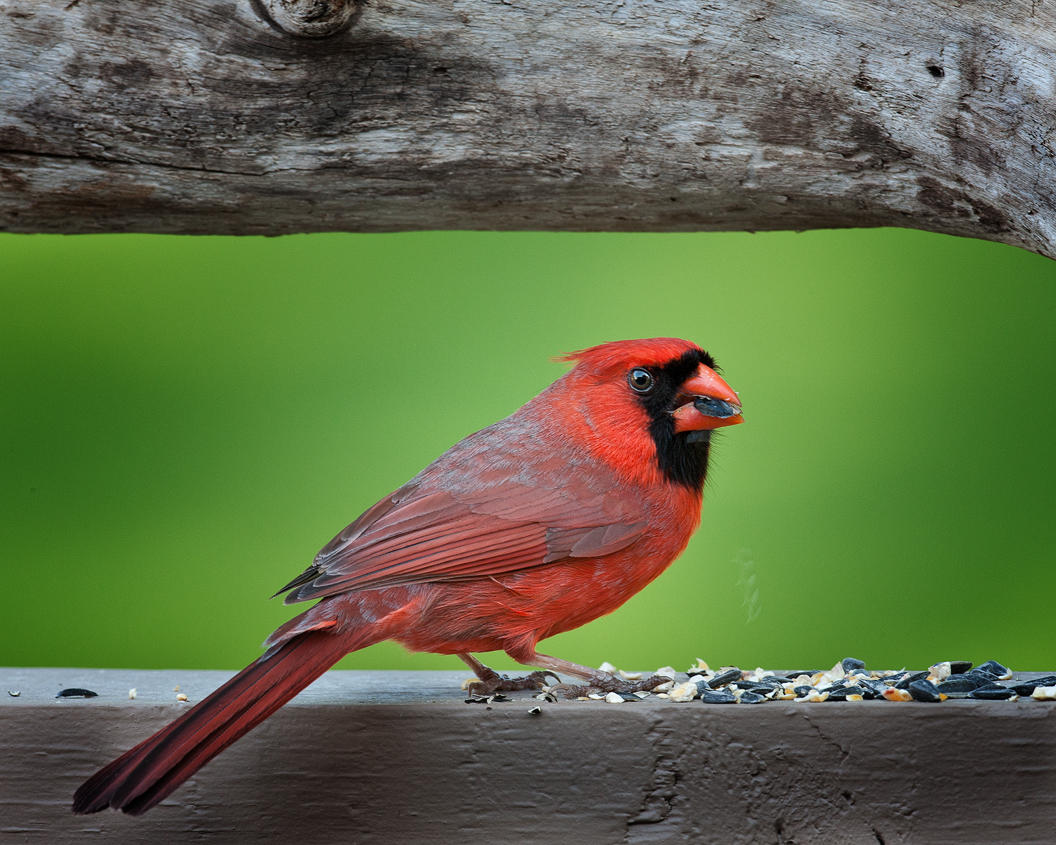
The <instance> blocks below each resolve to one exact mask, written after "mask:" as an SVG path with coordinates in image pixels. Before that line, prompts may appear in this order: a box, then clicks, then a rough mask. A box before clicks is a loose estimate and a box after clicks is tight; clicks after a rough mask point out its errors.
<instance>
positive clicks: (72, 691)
mask: <svg viewBox="0 0 1056 845" xmlns="http://www.w3.org/2000/svg"><path fill="white" fill-rule="evenodd" d="M97 695H99V693H97V692H92V690H90V689H81V688H80V687H69V688H67V689H64V690H60V691H59V694H58V695H56V696H55V697H56V698H95V697H96V696H97Z"/></svg>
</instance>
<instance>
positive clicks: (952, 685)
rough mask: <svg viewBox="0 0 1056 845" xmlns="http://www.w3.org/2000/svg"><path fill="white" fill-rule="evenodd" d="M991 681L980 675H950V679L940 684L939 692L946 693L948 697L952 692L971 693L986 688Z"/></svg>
mask: <svg viewBox="0 0 1056 845" xmlns="http://www.w3.org/2000/svg"><path fill="white" fill-rule="evenodd" d="M991 680H992V679H990V678H982V677H980V676H978V675H950V677H948V678H947V679H946V680H945V681H943V682H942V683H941V684H939V692H944V693H946V694H947V695H949V694H950V693H951V692H971V691H972V690H973V689H978V688H979V687H985V686H986V685H987V684H988V683H990V682H991Z"/></svg>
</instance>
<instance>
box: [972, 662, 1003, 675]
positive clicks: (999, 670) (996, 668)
mask: <svg viewBox="0 0 1056 845" xmlns="http://www.w3.org/2000/svg"><path fill="white" fill-rule="evenodd" d="M975 668H976V669H983V670H985V671H987V672H993V673H994V674H995V675H997V676H998V677H999V678H1000V677H1001V676H1002V675H1007V674H1008V667H1007V666H1002V665H1001V664H1000V663H998V662H997V661H996V660H987V661H986V663H980V664H979V665H978V666H976V667H975Z"/></svg>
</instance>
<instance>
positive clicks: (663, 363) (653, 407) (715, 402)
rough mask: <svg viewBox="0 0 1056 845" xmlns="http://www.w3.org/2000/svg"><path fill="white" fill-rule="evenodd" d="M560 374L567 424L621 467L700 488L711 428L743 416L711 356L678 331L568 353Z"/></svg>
mask: <svg viewBox="0 0 1056 845" xmlns="http://www.w3.org/2000/svg"><path fill="white" fill-rule="evenodd" d="M563 360H567V361H575V362H576V367H575V368H574V369H573V370H572V371H571V372H570V373H568V374H567V376H566V377H565V379H563V380H562V381H564V382H565V383H566V385H567V387H568V388H570V392H569V394H568V395H569V396H570V397H571V399H572V402H573V403H574V405H575V409H576V410H577V411H578V414H576V416H577V417H578V419H577V420H575V421H574V423H573V424H576V423H578V425H576V427H577V428H579V430H580V432H581V435H582V436H583V437H585V438H586V439H587V441H588V442H589V443H590V444H591V448H592V451H594V452H595V453H597V454H598V455H599V457H602V458H604V459H605V460H606V462H608V463H609V464H610V465H612V466H613V467H614V468H616V469H617V470H618V471H620V472H622V473H623V474H629V475H631V476H633V477H637V479H638V480H641V481H644V482H649V481H651V480H654V479H655V477H656V476H657V475H659V476H660V477H661V478H663V479H664V480H667V481H670V482H674V483H676V484H682V485H685V486H688V487H693V488H696V489H700V487H701V485H703V483H704V476H705V474H706V473H707V464H708V450H709V445H710V441H711V432H712V431H714V430H715V429H717V428H722V427H723V426H727V425H735V424H736V423H739V422H744V418H743V417H742V416H741V400H740V398H739V397H738V396H737V394H736V393H735V392H734V391H733V389H732V388H731V387H730V386H729V385H728V384H727V383H726V382H725V381H724V380H723V379H722V377H721V376H720V375H719V374H718V373H717V372H716V371H715V361H714V359H713V358H712V357H711V356H710V355H709V354H708V353H707V352H705V351H704V350H703V349H701V348H700V347H699V346H697V345H696V344H693V343H690V342H688V341H685V340H679V339H677V338H653V339H651V340H621V341H616V342H614V343H604V344H601V345H600V346H594V347H591V348H590V349H584V350H581V351H579V352H573V353H572V354H570V355H566V356H564V358H563Z"/></svg>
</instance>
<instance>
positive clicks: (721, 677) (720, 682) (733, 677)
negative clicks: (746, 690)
mask: <svg viewBox="0 0 1056 845" xmlns="http://www.w3.org/2000/svg"><path fill="white" fill-rule="evenodd" d="M740 679H741V670H740V669H738V668H737V667H736V666H735V667H733V668H731V669H727V670H726V671H725V672H720V673H719V674H718V675H716V676H715V677H714V678H712V679H711V680H710V681H708V686H709V687H711V688H712V689H718V688H719V687H721V686H725V685H726V684H728V683H730V682H731V681H739V680H740Z"/></svg>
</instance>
